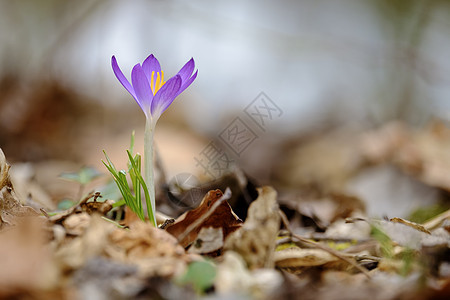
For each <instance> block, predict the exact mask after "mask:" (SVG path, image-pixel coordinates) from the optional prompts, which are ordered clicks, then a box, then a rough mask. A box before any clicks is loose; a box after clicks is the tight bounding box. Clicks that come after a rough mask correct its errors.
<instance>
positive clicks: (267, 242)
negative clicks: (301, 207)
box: [224, 186, 280, 269]
mask: <svg viewBox="0 0 450 300" xmlns="http://www.w3.org/2000/svg"><path fill="white" fill-rule="evenodd" d="M258 193H259V197H258V198H257V199H256V200H255V201H253V202H252V204H251V205H250V207H249V209H248V217H247V220H246V221H245V223H244V225H243V226H242V227H241V228H240V229H239V230H237V231H235V232H234V233H232V234H231V235H230V236H229V237H228V238H227V239H226V240H225V246H224V249H225V250H233V251H235V252H237V253H239V254H240V255H241V256H242V257H243V258H244V260H245V261H246V263H247V264H248V266H249V268H250V269H254V268H270V267H273V264H274V262H273V252H274V250H275V246H276V238H277V235H278V231H279V228H280V216H279V215H278V209H279V208H278V204H277V192H276V191H275V190H274V189H273V188H272V187H269V186H265V187H262V188H258Z"/></svg>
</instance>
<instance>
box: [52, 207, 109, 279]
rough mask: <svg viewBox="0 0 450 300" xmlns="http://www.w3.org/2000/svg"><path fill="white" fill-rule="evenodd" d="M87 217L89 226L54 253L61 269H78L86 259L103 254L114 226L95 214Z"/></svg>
mask: <svg viewBox="0 0 450 300" xmlns="http://www.w3.org/2000/svg"><path fill="white" fill-rule="evenodd" d="M87 216H88V218H89V224H88V225H87V226H86V228H85V230H84V231H83V232H82V234H81V235H80V236H78V237H76V238H74V239H71V240H68V241H66V243H63V244H62V245H61V246H59V247H58V248H57V249H56V251H55V256H56V259H57V261H58V262H59V264H60V266H61V268H62V269H68V270H73V269H78V268H80V267H81V266H83V265H84V264H85V263H86V261H87V260H88V259H90V258H92V257H95V256H98V255H101V254H103V253H104V252H105V248H106V246H107V244H108V235H109V234H110V232H112V231H113V230H114V229H115V226H114V225H113V224H111V223H110V222H108V221H105V220H103V219H102V218H101V217H100V216H99V215H97V214H94V215H87ZM83 226H84V225H83Z"/></svg>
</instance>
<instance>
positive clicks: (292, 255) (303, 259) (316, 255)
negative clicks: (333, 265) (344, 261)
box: [274, 247, 338, 268]
mask: <svg viewBox="0 0 450 300" xmlns="http://www.w3.org/2000/svg"><path fill="white" fill-rule="evenodd" d="M274 260H275V264H276V266H277V267H280V268H299V267H315V266H322V265H324V264H327V263H330V262H336V261H338V258H337V257H335V256H333V255H331V254H330V253H328V252H326V251H324V250H321V249H301V248H298V247H292V248H287V249H284V250H281V251H276V252H275V255H274Z"/></svg>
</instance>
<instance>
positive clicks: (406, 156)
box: [361, 120, 450, 191]
mask: <svg viewBox="0 0 450 300" xmlns="http://www.w3.org/2000/svg"><path fill="white" fill-rule="evenodd" d="M361 150H362V154H363V155H364V156H365V157H366V159H368V160H369V161H370V162H374V163H380V162H383V161H388V162H392V163H394V164H396V165H398V166H400V167H401V168H402V169H403V170H404V171H406V172H407V173H409V174H411V175H414V176H415V177H417V178H418V179H419V180H421V181H423V182H424V183H426V184H428V185H430V186H434V187H438V188H442V189H445V190H447V191H450V183H449V181H448V178H449V177H450V129H449V128H448V127H447V126H446V125H445V124H443V123H442V122H441V121H439V120H434V121H433V122H432V123H431V124H430V125H429V126H428V128H425V129H422V130H416V131H413V130H411V129H408V128H406V127H405V126H404V125H403V124H400V123H389V124H387V125H385V126H383V127H381V128H380V129H377V130H375V131H373V132H371V133H368V134H365V135H364V136H363V138H362V147H361Z"/></svg>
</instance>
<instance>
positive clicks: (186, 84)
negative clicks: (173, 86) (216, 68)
mask: <svg viewBox="0 0 450 300" xmlns="http://www.w3.org/2000/svg"><path fill="white" fill-rule="evenodd" d="M197 73H198V70H197V71H195V73H194V75H192V77H191V78H189V79H188V80H186V81H185V82H183V83H182V85H181V87H180V89H179V90H178V93H177V96H178V95H179V94H181V93H182V92H183V91H184V90H185V89H187V88H188V87H189V86H190V85H191V84H192V82H194V80H195V78H197Z"/></svg>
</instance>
